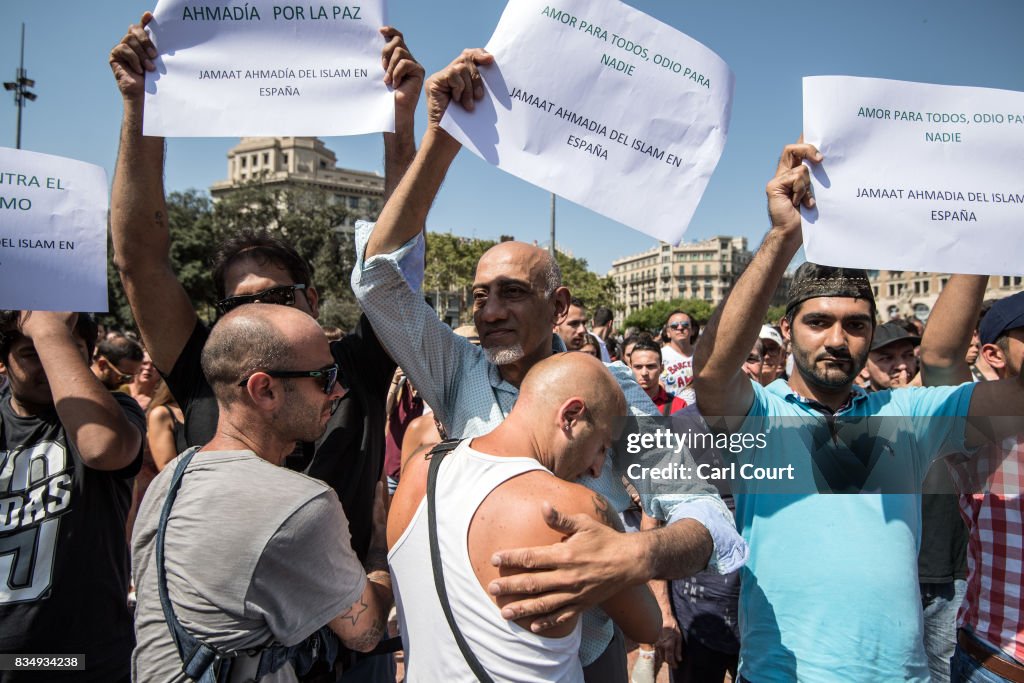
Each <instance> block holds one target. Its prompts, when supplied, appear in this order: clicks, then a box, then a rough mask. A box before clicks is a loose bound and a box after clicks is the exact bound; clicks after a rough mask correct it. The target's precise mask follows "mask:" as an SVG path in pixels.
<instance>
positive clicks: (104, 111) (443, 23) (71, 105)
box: [0, 0, 1024, 273]
mask: <svg viewBox="0 0 1024 683" xmlns="http://www.w3.org/2000/svg"><path fill="white" fill-rule="evenodd" d="M629 4H630V5H632V6H633V7H635V8H637V9H639V10H641V11H643V12H646V13H647V14H649V15H651V16H653V17H654V18H656V19H658V20H660V21H662V22H664V23H666V24H669V25H671V26H673V27H674V28H676V29H678V30H680V31H682V32H683V33H686V34H687V35H689V36H691V37H692V38H694V39H696V40H698V41H700V42H701V43H703V44H704V45H706V46H707V47H709V48H711V49H712V50H714V51H715V52H716V53H717V54H718V55H719V56H720V57H722V59H724V60H725V62H726V63H728V64H729V66H730V67H731V68H732V70H733V72H734V74H735V76H736V89H735V96H734V100H733V108H732V120H731V123H730V129H729V138H728V141H727V143H726V146H725V152H724V153H723V155H722V159H721V161H720V162H719V165H718V168H717V170H716V171H715V174H714V175H713V176H712V178H711V181H710V183H709V184H708V188H707V191H706V192H705V194H704V197H703V199H702V201H701V203H700V206H699V207H698V209H697V212H696V214H695V215H694V218H693V220H692V221H691V223H690V226H689V229H688V231H687V234H686V237H685V239H686V240H687V241H690V240H699V239H706V238H708V237H713V236H716V235H742V236H745V237H747V238H748V239H749V240H750V243H751V244H750V246H751V248H756V246H757V244H758V243H759V242H760V239H761V236H762V235H763V234H764V231H765V230H766V229H767V227H768V223H767V216H766V213H765V199H764V186H765V183H766V182H767V181H768V180H769V179H770V178H771V176H772V174H773V173H774V170H775V164H776V160H777V158H778V155H779V152H780V151H781V149H782V147H783V145H785V144H786V143H788V142H792V141H794V140H795V139H796V138H797V136H798V135H799V134H800V128H801V117H802V113H801V111H802V109H801V107H802V104H801V78H802V77H803V76H811V75H850V76H870V77H878V78H892V79H898V80H907V81H922V82H927V83H940V84H947V85H970V86H981V87H990V88H1002V89H1007V90H1017V91H1024V40H1022V39H1021V26H1024V0H973V1H971V2H968V1H967V0H895V1H894V0H858V2H849V1H848V0H844V1H839V0H819V2H814V3H771V2H765V1H764V0H716V1H714V2H711V1H710V0H705V1H704V2H699V3H698V2H692V1H691V0H660V1H656V0H631V1H630V2H629ZM504 6H505V3H504V2H501V1H496V0H474V1H469V0H458V1H456V0H433V1H430V0H389V2H388V16H389V20H390V22H391V23H392V24H393V25H395V26H396V27H398V28H399V29H400V30H402V31H403V32H404V33H405V36H406V40H407V43H408V45H409V47H410V49H411V51H412V53H413V54H414V55H415V56H416V58H417V59H418V60H419V61H420V62H421V63H422V64H423V65H424V67H425V68H426V70H427V74H428V75H429V74H430V73H433V72H435V71H438V70H440V69H441V68H443V67H444V66H445V65H447V64H448V63H449V62H450V61H451V60H452V59H453V58H454V57H455V56H457V55H458V53H459V52H460V51H461V50H462V49H463V48H465V47H476V46H482V45H484V44H486V43H487V40H488V38H489V37H490V35H491V33H492V32H493V30H494V27H495V26H496V25H497V22H498V18H499V17H500V16H501V12H502V10H503V9H504ZM152 7H153V4H152V3H150V2H146V1H145V0H102V2H83V0H0V77H2V79H3V80H5V81H7V80H13V78H14V75H15V70H16V68H17V66H18V48H19V34H20V28H21V22H25V24H26V45H25V63H26V68H27V70H28V75H29V77H30V78H33V79H35V81H36V87H35V89H34V90H35V92H36V93H37V94H38V96H39V99H38V100H37V101H35V102H31V103H28V104H27V105H26V109H25V112H24V121H23V127H22V147H23V148H24V149H29V150H34V151H37V152H44V153H48V154H56V155H61V156H67V157H72V158H75V159H80V160H82V161H87V162H90V163H94V164H98V165H100V166H103V167H105V168H106V169H107V172H108V174H112V172H113V166H114V160H115V157H116V154H117V136H118V128H119V125H120V113H121V98H120V95H119V94H118V91H117V88H116V87H115V85H114V80H113V77H112V76H111V73H110V69H109V67H108V65H107V54H108V52H109V51H110V48H111V47H112V46H113V45H114V44H115V43H116V42H117V41H118V40H120V38H121V36H123V35H124V33H125V30H126V29H127V27H128V25H129V24H130V23H132V22H134V21H137V20H138V18H139V16H141V14H142V12H144V11H145V10H147V9H152ZM0 96H4V97H6V100H5V101H4V102H0V146H8V147H13V146H14V142H15V118H16V108H15V107H14V104H13V97H12V96H11V93H7V92H0ZM423 105H424V98H421V100H420V107H419V111H418V112H417V138H419V136H420V135H421V134H422V132H423V129H424V123H425V114H424V109H423ZM637 115H638V116H641V115H642V112H638V113H637ZM325 142H326V144H327V146H328V147H329V148H330V149H332V150H334V152H335V153H336V154H337V156H338V164H339V166H342V167H346V168H357V169H364V170H370V171H377V172H381V173H382V172H383V145H382V142H381V138H380V136H379V135H373V136H360V137H347V138H325ZM236 143H237V138H201V139H173V140H170V141H169V142H168V159H167V168H166V185H167V190H168V191H174V190H185V189H188V188H199V189H206V188H208V187H209V186H210V184H211V183H213V182H215V181H217V180H221V179H224V178H226V177H227V157H226V155H227V151H228V149H230V148H231V147H232V146H233V145H234V144H236ZM880 163H883V160H880ZM549 217H550V195H549V194H548V193H547V192H546V191H544V190H541V189H540V188H537V187H535V186H532V185H530V184H528V183H526V182H524V181H522V180H519V179H518V178H514V177H512V176H511V175H508V174H505V173H503V172H502V171H499V170H498V169H496V168H494V167H491V166H490V165H488V164H487V163H486V162H484V161H483V160H481V159H478V158H477V157H475V156H474V155H472V154H470V153H469V152H465V151H464V152H463V153H462V154H460V155H459V157H458V159H457V160H456V162H455V164H454V166H453V167H452V170H451V172H450V173H449V174H448V179H447V182H446V184H445V186H444V187H443V188H442V190H441V193H440V195H439V196H438V199H437V201H436V203H435V204H434V208H433V210H432V212H431V214H430V217H429V219H428V224H427V225H428V229H429V230H432V231H440V232H452V233H454V234H457V235H464V236H468V237H479V238H487V239H497V238H498V236H499V235H503V234H510V235H514V236H515V237H516V238H517V239H521V240H525V241H534V240H536V241H538V242H540V243H546V242H547V240H548V235H549V229H550V228H549V220H550V218H549ZM557 230H558V237H557V241H558V244H559V247H560V248H564V249H567V250H568V251H570V252H571V253H572V254H573V255H574V256H577V257H582V258H585V259H586V260H587V261H588V262H589V265H590V267H591V269H592V270H594V271H596V272H599V273H605V272H607V271H608V270H609V269H610V268H611V264H612V260H613V259H616V258H619V257H622V256H627V255H630V254H635V253H638V252H641V251H644V250H645V249H648V248H650V247H652V246H654V245H655V244H656V241H655V240H654V239H653V238H650V237H647V236H645V235H643V234H642V233H639V232H636V231H634V230H632V229H630V228H627V227H625V226H624V225H622V224H620V223H617V222H615V221H612V220H609V219H606V218H603V217H602V216H599V215H598V214H596V213H593V212H591V211H589V210H587V209H584V208H582V207H580V206H577V205H575V204H572V203H570V202H568V201H567V200H563V199H559V200H558V203H557Z"/></svg>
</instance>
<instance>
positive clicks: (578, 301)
mask: <svg viewBox="0 0 1024 683" xmlns="http://www.w3.org/2000/svg"><path fill="white" fill-rule="evenodd" d="M569 305H570V306H575V307H576V308H582V309H583V310H587V306H586V304H584V303H583V299H580V298H579V297H575V296H574V297H572V298H571V299H569Z"/></svg>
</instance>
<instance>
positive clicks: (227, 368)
mask: <svg viewBox="0 0 1024 683" xmlns="http://www.w3.org/2000/svg"><path fill="white" fill-rule="evenodd" d="M311 338H312V339H315V340H318V341H319V340H323V343H324V344H326V343H327V341H326V337H324V333H323V331H322V330H321V328H320V326H319V325H317V323H316V321H315V320H314V319H313V318H312V317H310V316H309V315H308V314H306V313H303V312H302V311H300V310H298V309H297V308H292V307H290V306H275V305H267V304H247V305H245V306H239V307H238V308H236V309H234V310H232V311H231V312H230V313H228V314H227V315H225V316H224V317H223V318H221V319H220V320H219V321H217V324H216V325H214V327H213V330H211V331H210V337H209V339H207V340H206V346H204V347H203V354H202V360H201V362H202V367H203V374H204V375H206V381H207V382H209V383H210V386H211V387H212V388H213V393H214V395H216V397H217V401H218V402H219V403H221V404H223V405H229V404H231V403H232V402H234V401H235V400H236V399H237V398H238V397H239V396H240V395H241V391H242V390H241V389H240V387H239V386H238V383H239V382H241V381H242V380H244V379H245V378H246V377H248V376H249V375H251V374H252V373H254V372H256V371H257V370H269V369H278V370H287V369H294V367H298V366H300V365H303V358H302V357H301V355H302V354H299V353H296V350H297V349H298V348H299V347H300V346H301V345H303V344H304V343H307V342H309V341H310V340H311ZM296 364H298V365H296Z"/></svg>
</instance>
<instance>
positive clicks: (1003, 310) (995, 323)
mask: <svg viewBox="0 0 1024 683" xmlns="http://www.w3.org/2000/svg"><path fill="white" fill-rule="evenodd" d="M1018 327H1024V292H1017V293H1016V294H1014V295H1013V296H1008V297H1006V298H1005V299H1000V300H999V301H997V302H995V303H994V304H992V308H990V309H988V313H986V314H985V318H984V320H982V321H981V327H980V328H979V329H978V338H979V339H980V340H981V343H982V344H995V343H996V339H999V337H1001V336H1002V334H1003V333H1004V332H1006V331H1007V330H1012V329H1016V328H1018Z"/></svg>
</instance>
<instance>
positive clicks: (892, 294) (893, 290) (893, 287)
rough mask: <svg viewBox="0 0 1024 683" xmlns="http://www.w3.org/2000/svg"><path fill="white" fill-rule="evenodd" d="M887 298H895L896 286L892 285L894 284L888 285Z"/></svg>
mask: <svg viewBox="0 0 1024 683" xmlns="http://www.w3.org/2000/svg"><path fill="white" fill-rule="evenodd" d="M889 296H890V297H893V296H896V285H894V284H890V285H889Z"/></svg>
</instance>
